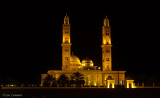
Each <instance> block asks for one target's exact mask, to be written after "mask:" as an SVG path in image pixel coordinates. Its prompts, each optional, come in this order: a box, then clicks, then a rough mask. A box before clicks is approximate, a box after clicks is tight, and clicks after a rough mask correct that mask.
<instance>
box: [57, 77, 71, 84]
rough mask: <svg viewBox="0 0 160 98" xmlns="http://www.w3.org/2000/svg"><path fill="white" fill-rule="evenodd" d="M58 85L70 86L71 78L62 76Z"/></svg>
mask: <svg viewBox="0 0 160 98" xmlns="http://www.w3.org/2000/svg"><path fill="white" fill-rule="evenodd" d="M57 83H58V84H60V86H65V84H69V78H68V77H67V76H66V75H65V74H61V75H60V77H59V78H58V80H57Z"/></svg>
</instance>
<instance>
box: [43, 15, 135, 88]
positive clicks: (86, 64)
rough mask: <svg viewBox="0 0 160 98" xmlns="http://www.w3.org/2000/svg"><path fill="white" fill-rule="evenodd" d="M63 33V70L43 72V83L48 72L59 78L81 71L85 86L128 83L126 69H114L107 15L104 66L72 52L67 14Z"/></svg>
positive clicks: (104, 29)
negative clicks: (82, 58)
mask: <svg viewBox="0 0 160 98" xmlns="http://www.w3.org/2000/svg"><path fill="white" fill-rule="evenodd" d="M62 35H63V38H62V44H61V46H62V70H49V71H48V72H47V74H41V84H43V81H44V78H45V77H46V76H47V75H48V74H51V75H53V77H55V78H58V77H59V76H60V75H61V74H65V75H66V76H68V77H70V75H72V74H73V73H76V72H80V73H81V74H83V75H84V78H85V84H84V85H85V86H106V87H108V88H114V86H115V85H126V79H125V72H126V71H113V70H112V54H111V53H112V52H111V47H112V44H111V26H110V25H109V19H108V18H107V17H106V18H105V19H104V21H103V27H102V45H101V47H102V68H101V67H97V66H94V63H93V61H92V60H91V59H89V58H85V59H84V60H82V62H81V61H80V59H79V58H78V57H77V56H75V55H73V53H72V54H71V45H72V43H71V37H70V23H69V16H67V15H66V16H65V17H64V24H63V31H62ZM129 82H130V84H131V85H132V84H133V81H128V83H129ZM128 83H127V84H128Z"/></svg>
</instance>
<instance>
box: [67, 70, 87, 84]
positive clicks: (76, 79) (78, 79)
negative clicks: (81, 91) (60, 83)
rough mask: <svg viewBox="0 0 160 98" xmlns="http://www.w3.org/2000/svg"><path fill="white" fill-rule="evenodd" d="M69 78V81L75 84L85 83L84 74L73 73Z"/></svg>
mask: <svg viewBox="0 0 160 98" xmlns="http://www.w3.org/2000/svg"><path fill="white" fill-rule="evenodd" d="M70 78H71V80H70V83H71V84H76V86H81V84H83V85H84V83H85V81H84V75H83V74H81V73H79V72H76V73H73V74H72V75H71V77H70Z"/></svg>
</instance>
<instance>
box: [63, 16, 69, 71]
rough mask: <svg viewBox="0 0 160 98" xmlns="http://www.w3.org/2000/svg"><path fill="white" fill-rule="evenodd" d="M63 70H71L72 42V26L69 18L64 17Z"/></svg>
mask: <svg viewBox="0 0 160 98" xmlns="http://www.w3.org/2000/svg"><path fill="white" fill-rule="evenodd" d="M62 35H63V38H62V44H61V46H62V70H63V71H67V70H69V69H70V55H71V45H72V44H71V41H70V24H69V17H68V16H67V14H66V16H65V17H64V24H63V32H62Z"/></svg>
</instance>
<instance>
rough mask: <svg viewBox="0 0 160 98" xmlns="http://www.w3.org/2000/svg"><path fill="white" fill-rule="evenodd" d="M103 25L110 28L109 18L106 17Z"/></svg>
mask: <svg viewBox="0 0 160 98" xmlns="http://www.w3.org/2000/svg"><path fill="white" fill-rule="evenodd" d="M103 25H104V26H109V19H108V18H107V16H106V18H105V19H104V23H103Z"/></svg>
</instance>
